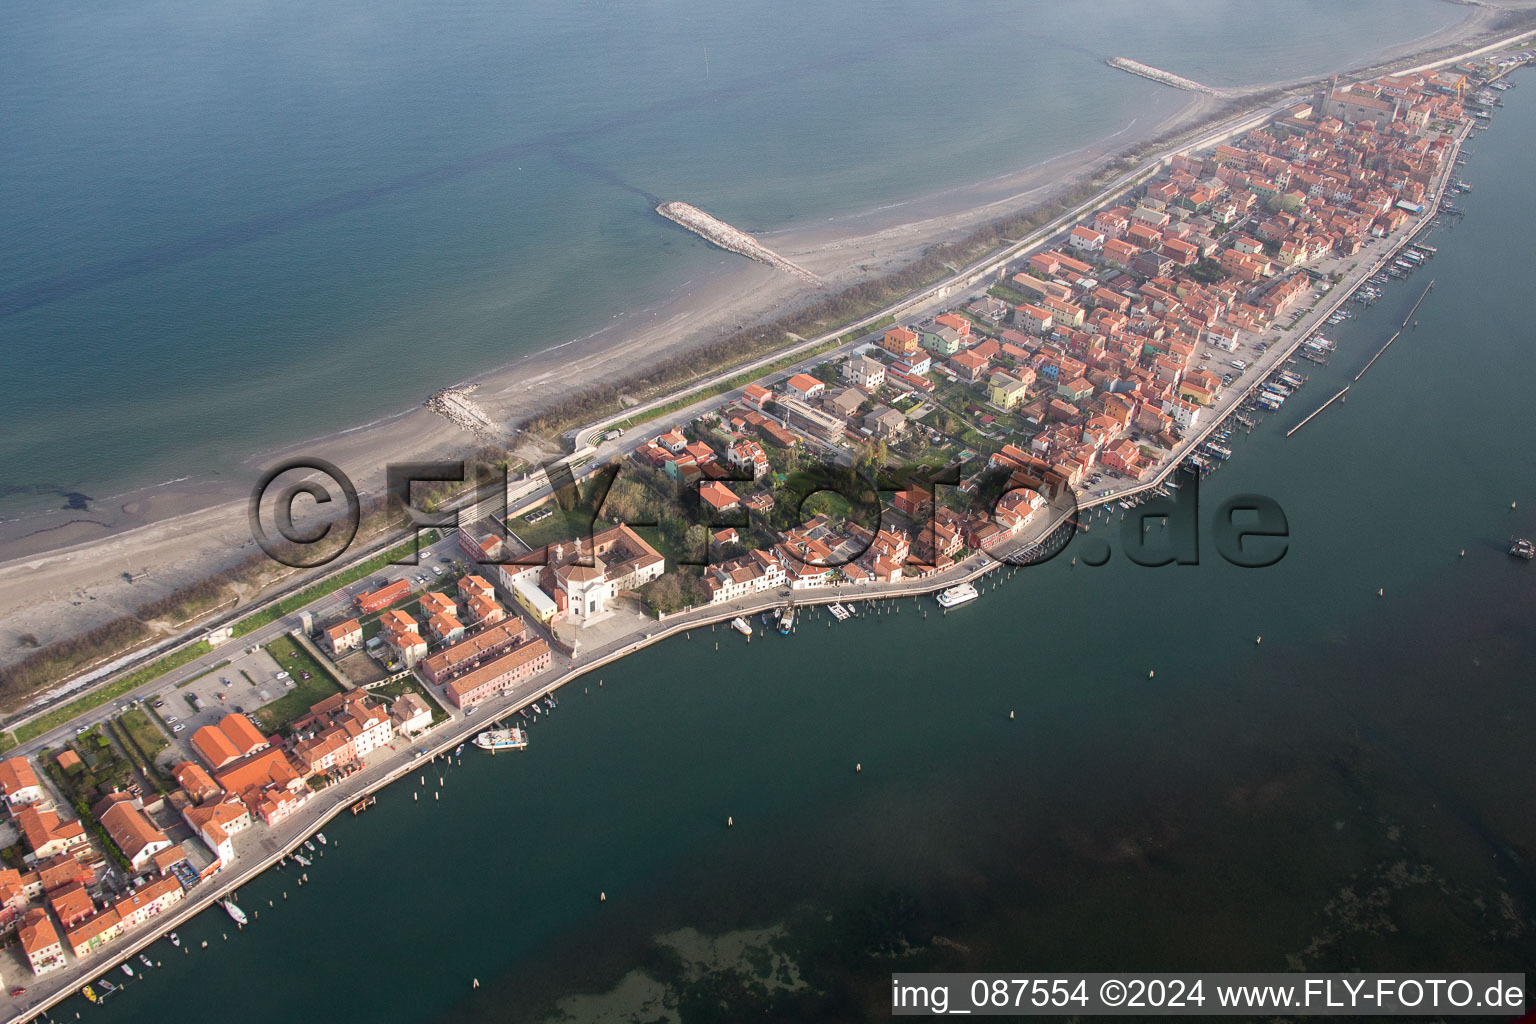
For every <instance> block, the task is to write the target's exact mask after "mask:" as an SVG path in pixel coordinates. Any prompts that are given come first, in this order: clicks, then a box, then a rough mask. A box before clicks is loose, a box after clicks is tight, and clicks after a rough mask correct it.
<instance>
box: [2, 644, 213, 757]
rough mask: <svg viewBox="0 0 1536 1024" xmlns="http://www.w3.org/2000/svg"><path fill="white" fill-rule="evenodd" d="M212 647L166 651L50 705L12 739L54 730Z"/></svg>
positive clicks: (29, 736) (20, 738) (196, 657)
mask: <svg viewBox="0 0 1536 1024" xmlns="http://www.w3.org/2000/svg"><path fill="white" fill-rule="evenodd" d="M211 650H213V648H212V647H211V646H210V645H209V644H208V641H206V640H199V641H198V642H197V643H195V644H189V645H188V646H186V647H183V648H182V649H181V650H179V651H177V652H175V653H174V654H167V655H166V656H165V657H163V658H161V659H160V660H159V661H155V662H151V663H150V664H148V665H145V666H144V667H143V668H141V669H137V670H135V671H133V672H130V673H128V674H127V675H125V676H123V677H121V678H120V679H117V680H116V681H114V682H112V683H111V684H109V685H107V686H104V687H102V688H101V689H99V690H94V691H92V692H91V693H89V694H87V695H86V696H84V697H81V698H80V699H79V700H76V701H71V702H69V703H68V704H65V705H63V706H62V707H57V708H54V709H53V710H52V711H50V712H48V713H47V714H45V715H39V716H38V717H37V718H34V719H33V720H32V721H30V722H28V723H27V724H26V725H23V726H22V727H21V728H19V729H17V730H16V742H18V743H25V742H26V741H27V740H30V739H32V738H33V737H35V736H41V735H42V734H43V733H45V732H48V731H49V730H50V729H56V728H58V727H59V726H61V725H63V724H64V723H65V722H68V721H69V720H70V719H72V718H75V717H76V716H78V715H83V714H85V713H86V712H87V711H90V710H91V709H92V708H99V707H101V706H102V705H103V704H106V703H108V702H110V701H114V700H116V699H117V698H119V697H121V696H122V695H123V694H125V693H127V692H129V691H130V690H134V689H136V688H138V687H139V686H142V685H143V684H144V683H147V682H149V681H150V680H151V679H154V678H156V677H158V676H163V675H165V673H167V672H169V671H171V670H172V669H174V668H180V667H181V666H182V665H185V664H186V663H187V662H189V661H195V660H196V659H198V658H201V657H202V656H203V655H205V654H207V653H208V652H209V651H211Z"/></svg>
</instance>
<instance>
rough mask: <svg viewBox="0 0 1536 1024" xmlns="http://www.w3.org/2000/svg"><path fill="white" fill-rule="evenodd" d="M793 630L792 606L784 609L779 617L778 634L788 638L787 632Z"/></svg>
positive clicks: (793, 614) (793, 612) (793, 616)
mask: <svg viewBox="0 0 1536 1024" xmlns="http://www.w3.org/2000/svg"><path fill="white" fill-rule="evenodd" d="M794 628H795V609H794V606H790V607H788V608H785V609H784V611H783V613H782V614H781V615H780V616H779V633H780V634H782V635H784V636H788V635H789V631H790V630H792V629H794Z"/></svg>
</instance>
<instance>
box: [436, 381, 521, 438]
mask: <svg viewBox="0 0 1536 1024" xmlns="http://www.w3.org/2000/svg"><path fill="white" fill-rule="evenodd" d="M473 390H474V385H470V386H469V387H460V388H443V390H441V391H437V392H434V393H433V394H432V396H431V397H430V398H428V399H427V400H426V402H425V403H424V404H425V405H426V407H427V408H428V409H431V410H432V411H433V412H435V413H437V414H438V415H439V416H442V417H444V418H446V419H447V420H449V421H450V422H452V423H454V424H456V425H457V426H460V427H462V428H464V429H465V430H467V431H469V432H470V433H471V434H474V435H475V436H476V437H477V438H479V439H480V440H482V441H486V442H490V443H493V444H495V443H500V442H501V441H502V440H503V438H502V432H501V430H500V429H498V428H497V426H496V423H495V421H493V420H492V419H491V418H490V416H488V415H486V412H485V410H484V409H482V408H480V406H479V405H477V404H475V400H474V399H472V398H470V397H469V393H470V392H471V391H473Z"/></svg>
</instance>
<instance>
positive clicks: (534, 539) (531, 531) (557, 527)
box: [418, 502, 613, 600]
mask: <svg viewBox="0 0 1536 1024" xmlns="http://www.w3.org/2000/svg"><path fill="white" fill-rule="evenodd" d="M540 508H547V509H549V510H550V511H551V513H552V514H551V515H547V516H545V517H544V518H543V519H540V520H539V521H538V522H536V523H530V522H528V521H527V520H526V519H522V518H518V519H513V520H512V521H511V522H510V523H509V524H508V525H510V526H511V528H512V532H513V533H515V534H517V536H518V539H519V540H521V541H522V542H523V543H524V544H527V545H528V546H529V547H530V548H533V549H534V550H535V551H537V550H538V549H539V548H541V547H543V546H544V545H546V544H553V543H555V542H556V541H566V542H567V543H569V542H570V541H572V540H574V539H576V538H577V537H580V538H582V540H583V541H585V540H588V539H590V538H591V536H592V535H593V534H594V533H597V532H598V531H599V530H606V529H607V528H608V527H610V526H612V525H613V524H612V523H609V522H607V521H605V520H604V519H602V518H601V517H599V518H597V519H596V520H594V519H593V518H592V510H591V509H590V508H583V507H577V508H574V509H572V510H571V511H569V512H567V511H566V510H565V509H563V508H561V507H560V506H559V505H557V504H555V503H554V502H547V503H545V504H544V505H541V506H540ZM418 600H419V598H418Z"/></svg>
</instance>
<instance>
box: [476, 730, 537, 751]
mask: <svg viewBox="0 0 1536 1024" xmlns="http://www.w3.org/2000/svg"><path fill="white" fill-rule="evenodd" d="M475 746H477V747H479V748H480V749H481V750H491V751H496V750H522V749H523V748H524V747H526V746H528V734H527V733H525V732H523V730H521V729H518V728H515V727H514V728H511V729H489V730H487V731H485V732H483V733H481V734H480V735H478V736H476V737H475Z"/></svg>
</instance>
